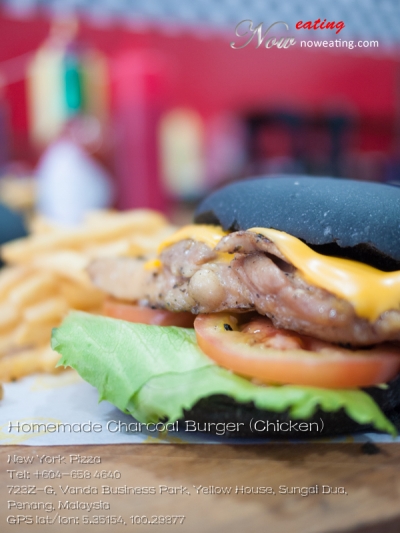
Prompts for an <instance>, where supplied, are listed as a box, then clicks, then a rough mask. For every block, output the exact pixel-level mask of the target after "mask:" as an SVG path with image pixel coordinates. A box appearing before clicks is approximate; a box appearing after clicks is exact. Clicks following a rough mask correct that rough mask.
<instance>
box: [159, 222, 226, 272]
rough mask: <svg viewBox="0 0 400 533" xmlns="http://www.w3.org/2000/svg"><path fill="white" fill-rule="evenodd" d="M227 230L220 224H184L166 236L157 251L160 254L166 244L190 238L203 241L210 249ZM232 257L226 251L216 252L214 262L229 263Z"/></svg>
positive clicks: (169, 244) (166, 246)
mask: <svg viewBox="0 0 400 533" xmlns="http://www.w3.org/2000/svg"><path fill="white" fill-rule="evenodd" d="M228 233H229V232H228V231H224V230H223V229H222V228H221V226H212V225H206V224H189V225H188V226H184V227H183V228H181V229H180V230H178V231H177V232H176V233H174V234H173V235H171V236H170V237H168V239H166V240H165V241H163V242H162V243H161V244H160V246H159V247H158V253H159V254H160V253H161V252H162V251H163V250H164V249H165V248H168V246H172V245H173V244H176V243H177V242H179V241H184V240H186V239H192V240H193V241H198V242H204V243H205V244H207V246H209V247H210V248H211V249H212V250H213V249H214V248H215V247H216V246H217V244H218V243H219V241H220V240H221V239H222V237H225V235H228ZM232 259H233V255H232V254H228V253H223V252H220V253H217V257H216V260H215V261H214V262H216V263H230V262H231V261H232Z"/></svg>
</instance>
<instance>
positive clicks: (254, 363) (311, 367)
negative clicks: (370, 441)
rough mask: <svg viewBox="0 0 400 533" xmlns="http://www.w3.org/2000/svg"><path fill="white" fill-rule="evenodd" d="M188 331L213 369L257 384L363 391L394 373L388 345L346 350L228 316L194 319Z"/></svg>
mask: <svg viewBox="0 0 400 533" xmlns="http://www.w3.org/2000/svg"><path fill="white" fill-rule="evenodd" d="M194 328H195V330H196V337H197V342H198V345H199V346H200V348H201V349H202V350H203V352H204V353H205V354H206V355H208V356H209V357H210V358H211V359H213V360H214V361H215V362H216V363H217V364H218V365H220V366H222V367H224V368H227V369H229V370H232V371H233V372H235V373H236V374H240V375H242V376H245V377H247V378H254V379H255V380H258V381H259V382H261V383H267V384H295V385H307V386H313V387H323V388H335V389H341V388H355V387H367V386H370V385H377V384H379V383H384V382H386V381H389V380H390V379H392V378H394V377H395V376H396V375H397V374H398V372H399V371H400V349H399V348H398V347H396V346H393V345H391V344H388V343H385V344H382V345H379V346H376V347H374V348H372V349H364V350H350V349H346V348H341V347H340V346H336V345H334V344H331V343H328V342H323V341H320V340H317V339H314V338H312V337H308V336H306V335H300V334H297V333H295V332H293V331H286V330H283V329H277V328H275V327H274V326H273V324H272V322H271V321H270V320H269V319H268V318H265V317H260V316H259V315H258V316H257V317H256V318H252V319H251V320H250V321H249V322H247V323H245V324H240V322H239V320H238V317H235V316H233V315H230V314H228V313H216V314H210V315H199V316H198V317H197V318H196V320H195V322H194Z"/></svg>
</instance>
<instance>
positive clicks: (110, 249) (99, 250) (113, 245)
mask: <svg viewBox="0 0 400 533" xmlns="http://www.w3.org/2000/svg"><path fill="white" fill-rule="evenodd" d="M134 249H135V254H134V255H141V254H143V253H144V252H145V251H146V250H144V248H142V247H139V246H134ZM82 253H83V254H84V255H85V257H87V258H88V259H89V261H90V260H91V259H97V258H98V257H120V256H126V255H131V254H132V245H131V243H130V242H129V240H128V239H121V240H118V241H113V242H109V243H106V244H100V245H97V246H88V247H87V248H85V249H84V250H83V252H82Z"/></svg>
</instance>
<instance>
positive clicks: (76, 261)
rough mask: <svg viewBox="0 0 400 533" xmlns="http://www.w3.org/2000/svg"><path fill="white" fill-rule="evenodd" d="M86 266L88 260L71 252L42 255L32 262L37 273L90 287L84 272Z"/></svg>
mask: <svg viewBox="0 0 400 533" xmlns="http://www.w3.org/2000/svg"><path fill="white" fill-rule="evenodd" d="M88 264H89V259H88V258H87V257H85V256H84V255H83V254H82V253H78V252H73V251H65V252H55V253H51V254H44V255H41V256H39V257H37V258H36V259H35V260H34V261H33V262H32V265H33V266H34V267H35V268H36V269H38V270H39V271H47V272H52V273H53V274H58V275H60V276H62V277H65V278H67V279H71V280H72V281H74V282H76V283H78V284H81V285H84V286H89V287H90V286H92V284H91V282H90V279H89V276H88V274H87V273H86V270H85V269H86V267H87V266H88Z"/></svg>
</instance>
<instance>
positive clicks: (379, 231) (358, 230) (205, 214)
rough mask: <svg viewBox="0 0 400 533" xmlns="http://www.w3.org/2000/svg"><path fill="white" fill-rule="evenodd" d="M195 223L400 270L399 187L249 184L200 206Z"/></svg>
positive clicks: (298, 180)
mask: <svg viewBox="0 0 400 533" xmlns="http://www.w3.org/2000/svg"><path fill="white" fill-rule="evenodd" d="M195 222H196V223H198V224H218V225H221V226H222V227H223V228H224V229H225V230H226V231H238V230H246V229H249V228H252V227H264V228H273V229H277V230H280V231H284V232H286V233H289V234H290V235H293V236H295V237H297V238H299V239H301V240H303V241H304V242H306V243H307V244H308V245H310V246H311V247H312V248H314V249H315V250H316V251H319V252H320V253H326V254H328V255H340V256H343V257H348V258H351V259H355V260H359V261H363V262H366V263H368V264H371V265H373V266H375V267H376V268H381V269H382V270H400V187H393V186H390V185H384V184H381V183H371V182H362V181H355V180H346V179H339V178H325V177H305V176H271V177H269V176H268V177H263V178H257V179H248V180H244V181H240V182H236V183H232V184H230V185H228V186H226V187H223V188H221V189H219V190H217V191H216V192H214V193H212V194H211V195H210V196H208V197H207V198H206V199H205V200H203V202H202V203H201V204H200V205H199V207H198V208H197V210H196V213H195Z"/></svg>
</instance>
